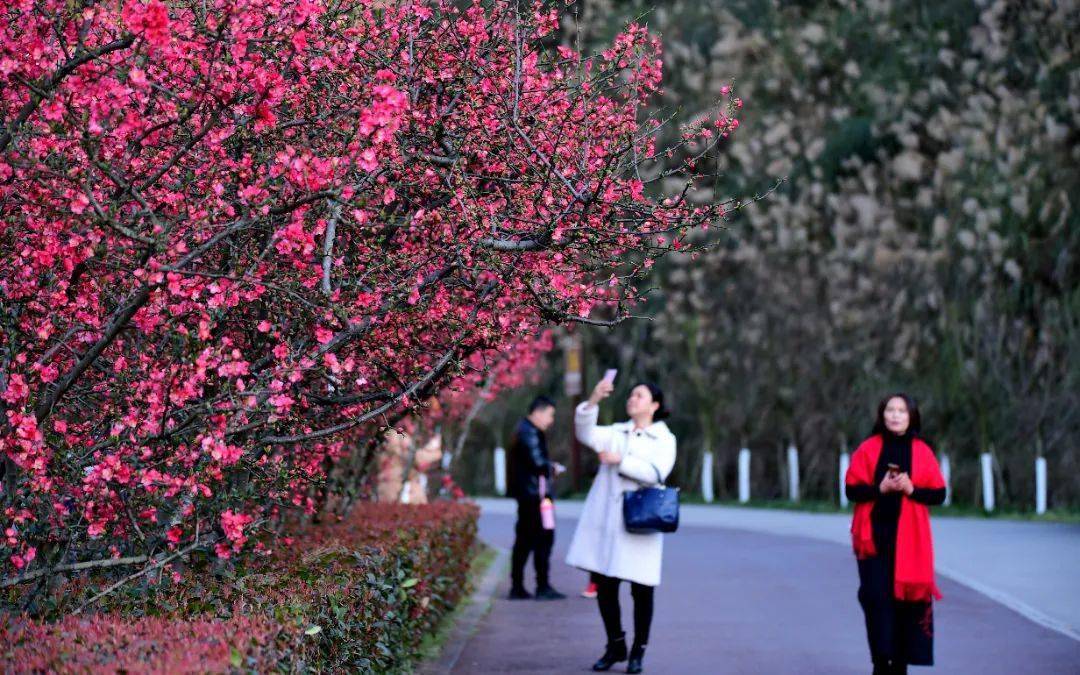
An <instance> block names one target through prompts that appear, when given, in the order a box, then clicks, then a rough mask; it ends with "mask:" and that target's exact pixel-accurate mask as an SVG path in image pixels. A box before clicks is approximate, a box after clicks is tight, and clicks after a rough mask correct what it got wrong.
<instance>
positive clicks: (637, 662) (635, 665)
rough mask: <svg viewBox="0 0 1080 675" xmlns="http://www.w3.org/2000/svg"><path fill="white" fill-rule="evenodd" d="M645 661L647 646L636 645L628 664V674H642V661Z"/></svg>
mask: <svg viewBox="0 0 1080 675" xmlns="http://www.w3.org/2000/svg"><path fill="white" fill-rule="evenodd" d="M644 660H645V645H634V647H633V649H631V650H630V660H629V661H628V662H627V664H626V672H628V673H640V672H641V670H642V667H643V666H642V661H644Z"/></svg>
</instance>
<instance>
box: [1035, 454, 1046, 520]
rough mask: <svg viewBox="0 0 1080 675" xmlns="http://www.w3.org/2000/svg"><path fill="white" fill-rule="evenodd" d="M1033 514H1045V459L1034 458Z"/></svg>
mask: <svg viewBox="0 0 1080 675" xmlns="http://www.w3.org/2000/svg"><path fill="white" fill-rule="evenodd" d="M1035 513H1037V514H1039V515H1040V516H1041V515H1043V514H1044V513H1046V458H1045V457H1036V458H1035Z"/></svg>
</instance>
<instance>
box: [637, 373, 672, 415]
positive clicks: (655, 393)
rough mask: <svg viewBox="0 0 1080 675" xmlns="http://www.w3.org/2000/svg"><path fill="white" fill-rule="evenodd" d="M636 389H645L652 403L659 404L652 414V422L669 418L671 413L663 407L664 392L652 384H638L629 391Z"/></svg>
mask: <svg viewBox="0 0 1080 675" xmlns="http://www.w3.org/2000/svg"><path fill="white" fill-rule="evenodd" d="M638 387H645V388H646V389H648V390H649V396H652V400H653V402H654V403H659V404H660V407H659V408H657V409H656V412H654V413H653V416H652V418H653V421H654V422H659V421H660V420H664V419H667V418H668V417H670V416H671V411H670V410H668V409H667V407H665V406H664V392H663V390H662V389H660V387H658V386H656V385H655V384H653V383H652V382H638V383H637V384H635V385H634V386H633V387H630V391H633V390H635V389H637V388H638Z"/></svg>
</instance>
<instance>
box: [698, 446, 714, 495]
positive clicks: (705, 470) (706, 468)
mask: <svg viewBox="0 0 1080 675" xmlns="http://www.w3.org/2000/svg"><path fill="white" fill-rule="evenodd" d="M712 474H713V456H712V453H711V452H706V453H705V456H704V458H703V459H702V461H701V498H702V499H704V500H705V503H706V504H712V502H713V499H715V497H714V496H713V487H712V478H713V476H712Z"/></svg>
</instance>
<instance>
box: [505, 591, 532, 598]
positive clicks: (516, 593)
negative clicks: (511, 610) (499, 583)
mask: <svg viewBox="0 0 1080 675" xmlns="http://www.w3.org/2000/svg"><path fill="white" fill-rule="evenodd" d="M532 597H533V596H532V593H530V592H528V591H527V590H525V589H524V588H511V589H510V595H508V596H507V598H508V599H510V600H532Z"/></svg>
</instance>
